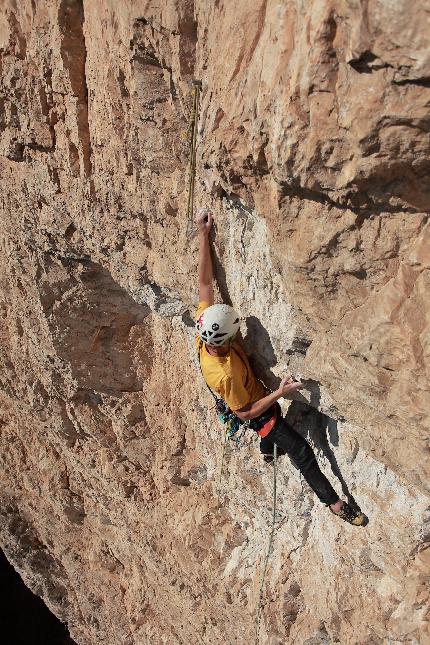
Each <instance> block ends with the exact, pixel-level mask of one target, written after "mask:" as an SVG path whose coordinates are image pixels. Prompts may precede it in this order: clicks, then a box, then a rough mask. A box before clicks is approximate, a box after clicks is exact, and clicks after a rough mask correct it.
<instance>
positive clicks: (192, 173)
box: [187, 80, 202, 239]
mask: <svg viewBox="0 0 430 645" xmlns="http://www.w3.org/2000/svg"><path fill="white" fill-rule="evenodd" d="M193 88H194V91H193V109H192V111H191V117H190V127H189V132H190V134H191V145H190V166H189V168H190V169H189V179H188V205H187V238H188V239H189V238H190V237H192V235H193V229H194V222H193V217H194V183H195V178H196V144H197V127H198V122H199V99H200V90H201V89H202V82H201V81H196V80H194V81H193Z"/></svg>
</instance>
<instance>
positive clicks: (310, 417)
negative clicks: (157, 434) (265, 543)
mask: <svg viewBox="0 0 430 645" xmlns="http://www.w3.org/2000/svg"><path fill="white" fill-rule="evenodd" d="M246 327H247V333H246V335H245V337H244V339H243V345H244V348H245V351H246V353H247V355H248V357H249V361H250V363H251V366H252V368H253V370H254V372H255V374H256V375H257V376H258V377H259V378H261V380H262V381H263V382H264V383H265V384H266V385H267V386H268V387H270V388H271V389H272V390H274V389H276V388H277V387H279V383H280V378H279V377H278V376H275V375H274V374H273V372H272V371H271V368H272V367H274V366H275V365H276V362H277V359H276V354H275V352H274V349H273V345H272V342H271V340H270V336H269V334H268V332H267V331H266V329H265V328H264V327H263V325H262V324H261V322H260V321H259V320H258V318H256V317H255V316H249V317H248V318H247V319H246ZM303 384H304V386H305V388H306V390H308V391H309V392H310V395H311V396H310V403H309V402H308V400H307V399H306V398H305V397H304V396H303V394H301V393H300V392H297V394H296V395H295V400H294V401H292V402H291V404H290V407H289V408H288V412H287V415H286V417H285V418H286V421H287V422H288V423H289V424H290V425H291V426H293V428H294V429H295V430H296V431H297V432H299V433H300V434H301V435H302V436H303V437H305V438H306V439H308V440H310V442H311V443H312V444H313V446H314V447H315V451H316V452H317V454H318V453H319V454H322V455H323V456H324V457H325V458H326V459H327V460H328V462H329V464H330V467H331V469H332V472H333V474H334V475H335V476H336V477H337V479H338V480H339V482H340V485H341V488H342V492H343V494H344V496H345V497H346V498H347V501H348V503H349V504H350V505H351V506H352V507H353V508H355V509H356V510H361V509H360V507H359V505H358V503H357V502H356V500H355V499H354V496H353V495H352V493H351V491H350V490H349V488H348V485H347V483H346V481H345V478H344V477H343V475H342V472H341V470H340V468H339V464H338V462H337V459H336V456H335V454H334V452H333V449H332V446H334V447H337V446H338V445H339V432H338V428H337V421H336V420H335V419H332V418H330V417H329V416H327V415H326V414H323V413H322V412H320V411H319V406H320V399H321V395H320V388H319V385H318V383H317V382H316V381H312V380H308V381H304V382H303Z"/></svg>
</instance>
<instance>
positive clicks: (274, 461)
mask: <svg viewBox="0 0 430 645" xmlns="http://www.w3.org/2000/svg"><path fill="white" fill-rule="evenodd" d="M277 455H278V446H277V445H276V443H274V444H273V509H272V530H271V532H270V538H269V546H268V548H267V553H266V557H265V560H264V567H263V575H262V577H261V584H260V591H259V592H258V605H257V618H256V627H255V645H258V643H259V640H260V637H259V634H260V620H261V600H262V595H263V585H264V580H265V578H266V571H267V565H268V563H269V557H270V552H271V550H272V544H273V536H274V535H275V523H276V474H277V473H276V467H277V463H276V458H277Z"/></svg>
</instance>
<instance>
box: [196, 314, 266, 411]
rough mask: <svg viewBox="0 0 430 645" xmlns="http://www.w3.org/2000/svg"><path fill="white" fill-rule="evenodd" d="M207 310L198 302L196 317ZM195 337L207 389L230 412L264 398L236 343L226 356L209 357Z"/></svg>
mask: <svg viewBox="0 0 430 645" xmlns="http://www.w3.org/2000/svg"><path fill="white" fill-rule="evenodd" d="M207 307H209V303H208V302H204V301H202V302H200V303H199V307H198V309H197V311H196V315H195V318H196V320H197V319H198V318H199V316H200V315H201V313H202V312H203V311H204V310H205V309H206V308H207ZM200 344H201V341H200V338H199V336H197V337H196V349H197V352H199V351H200V365H201V368H202V373H203V377H204V379H205V381H206V383H207V384H208V385H209V387H210V388H211V389H212V390H214V391H215V392H217V393H218V394H219V395H220V397H221V398H222V399H223V400H224V401H225V402H226V403H227V405H228V406H229V407H230V408H231V409H232V410H239V409H240V408H243V407H244V406H245V405H247V404H248V403H254V401H258V400H259V399H261V398H262V397H263V396H264V388H263V386H262V384H261V383H260V382H259V381H257V379H256V378H255V376H254V373H253V371H252V369H251V366H250V365H249V361H248V359H247V357H246V354H245V352H244V351H243V349H242V347H241V346H240V345H239V343H238V342H237V341H234V342H233V343H232V345H231V346H230V351H229V353H228V354H227V355H226V356H212V354H209V352H208V350H207V349H206V345H205V344H204V343H202V346H201V349H199V348H200Z"/></svg>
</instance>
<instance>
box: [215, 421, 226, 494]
mask: <svg viewBox="0 0 430 645" xmlns="http://www.w3.org/2000/svg"><path fill="white" fill-rule="evenodd" d="M227 437H228V429H227V430H226V432H225V434H224V443H223V447H222V454H221V468H220V470H219V475H218V481H217V485H216V490H217V493H218V499H219V498H220V495H221V480H222V476H223V473H224V457H225V449H226V446H227Z"/></svg>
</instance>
